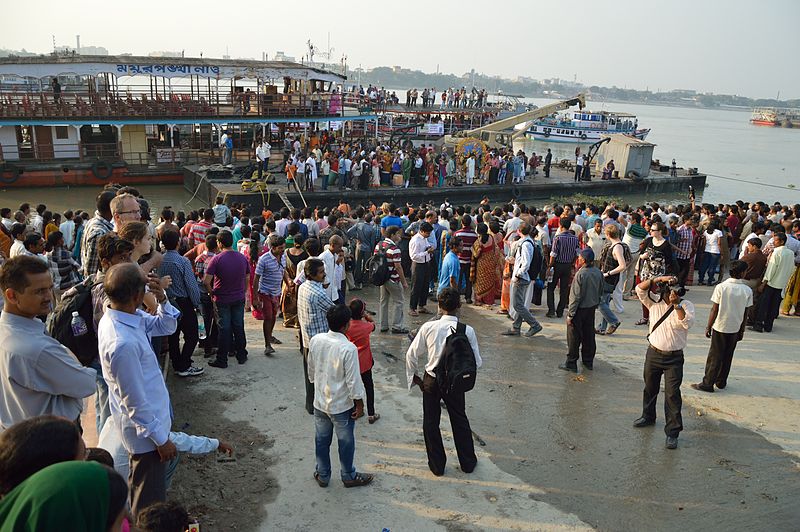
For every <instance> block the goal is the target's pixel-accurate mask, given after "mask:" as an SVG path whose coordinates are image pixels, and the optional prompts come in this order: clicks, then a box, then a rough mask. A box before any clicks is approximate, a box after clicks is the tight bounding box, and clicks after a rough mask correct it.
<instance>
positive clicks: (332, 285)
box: [319, 235, 344, 303]
mask: <svg viewBox="0 0 800 532" xmlns="http://www.w3.org/2000/svg"><path fill="white" fill-rule="evenodd" d="M343 246H344V240H342V237H340V236H339V235H332V236H331V239H330V241H329V242H328V245H327V246H326V248H327V249H325V251H323V252H322V253H320V254H319V259H320V260H321V261H322V263H323V264H324V265H325V281H324V283H323V284H324V285H325V291H326V292H327V294H328V297H329V298H331V301H333V302H334V303H336V302H340V301H339V300H340V299H341V298H340V295H339V289H340V288H341V286H340V285H341V283H337V282H336V263H337V262H338V261H339V252H340V251H341V250H342V247H343Z"/></svg>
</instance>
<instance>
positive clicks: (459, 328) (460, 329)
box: [456, 321, 467, 335]
mask: <svg viewBox="0 0 800 532" xmlns="http://www.w3.org/2000/svg"><path fill="white" fill-rule="evenodd" d="M456 333H457V334H463V335H466V334H467V324H466V323H464V322H462V321H459V322H458V325H456Z"/></svg>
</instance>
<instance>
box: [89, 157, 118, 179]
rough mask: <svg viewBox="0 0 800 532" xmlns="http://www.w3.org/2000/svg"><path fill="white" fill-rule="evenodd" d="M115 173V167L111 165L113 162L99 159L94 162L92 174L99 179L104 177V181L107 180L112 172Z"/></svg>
mask: <svg viewBox="0 0 800 532" xmlns="http://www.w3.org/2000/svg"><path fill="white" fill-rule="evenodd" d="M113 173H114V167H113V166H111V163H110V162H108V161H103V160H97V161H95V162H94V164H92V174H93V175H94V176H95V177H96V178H97V179H102V180H103V181H105V180H106V179H108V178H109V177H111V174H113Z"/></svg>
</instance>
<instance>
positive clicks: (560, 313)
mask: <svg viewBox="0 0 800 532" xmlns="http://www.w3.org/2000/svg"><path fill="white" fill-rule="evenodd" d="M563 317H564V313H563V312H556V318H559V319H560V318H563Z"/></svg>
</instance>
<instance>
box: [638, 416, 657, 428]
mask: <svg viewBox="0 0 800 532" xmlns="http://www.w3.org/2000/svg"><path fill="white" fill-rule="evenodd" d="M655 424H656V420H655V419H647V418H646V417H640V418H639V419H637V420H636V421H634V422H633V426H634V427H636V428H637V429H640V428H642V427H649V426H650V425H655Z"/></svg>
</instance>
